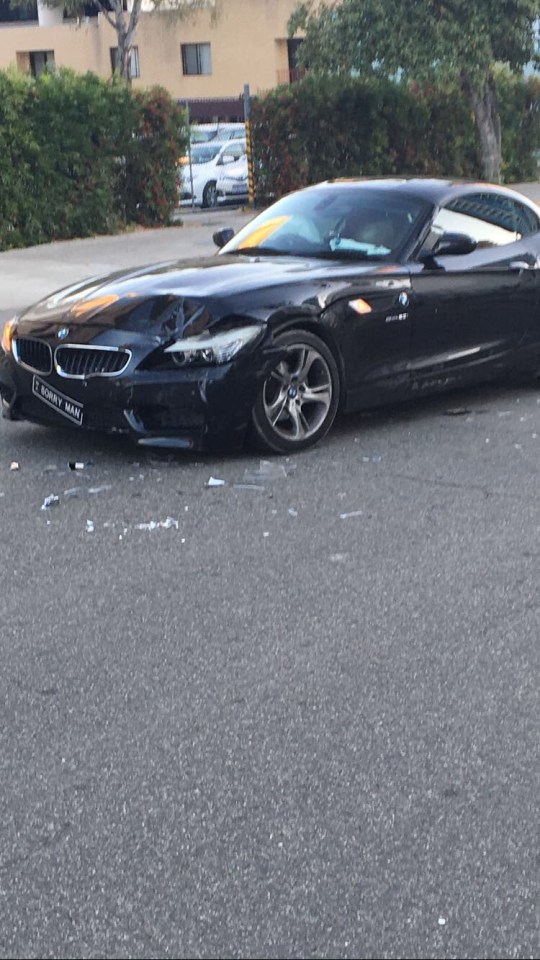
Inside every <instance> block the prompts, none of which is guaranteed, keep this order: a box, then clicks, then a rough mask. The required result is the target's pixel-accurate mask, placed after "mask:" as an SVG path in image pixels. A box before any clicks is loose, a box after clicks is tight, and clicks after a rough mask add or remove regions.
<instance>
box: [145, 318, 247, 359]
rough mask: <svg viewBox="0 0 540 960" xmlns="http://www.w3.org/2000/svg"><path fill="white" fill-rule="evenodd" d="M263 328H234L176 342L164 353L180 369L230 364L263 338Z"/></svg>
mask: <svg viewBox="0 0 540 960" xmlns="http://www.w3.org/2000/svg"><path fill="white" fill-rule="evenodd" d="M262 330H263V328H262V327H260V326H257V325H255V324H251V325H250V326H245V327H233V328H232V329H230V330H220V331H217V332H216V333H213V334H212V333H203V334H200V335H199V336H198V337H187V338H186V339H185V340H176V341H175V343H172V344H171V345H170V347H166V348H165V351H164V353H166V354H169V355H170V357H171V360H172V361H173V363H175V364H176V365H177V366H178V367H185V366H189V365H191V364H202V365H210V366H213V365H215V364H220V363H228V362H229V361H230V360H232V359H233V357H236V356H237V354H239V353H240V352H241V351H242V350H244V349H245V348H246V347H248V346H249V345H250V344H252V343H254V341H255V340H256V339H257V338H258V337H260V336H261V333H262Z"/></svg>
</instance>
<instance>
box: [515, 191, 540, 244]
mask: <svg viewBox="0 0 540 960" xmlns="http://www.w3.org/2000/svg"><path fill="white" fill-rule="evenodd" d="M508 203H509V204H510V207H511V208H512V211H513V215H514V224H515V228H516V230H517V232H518V233H519V235H520V236H521V237H528V236H530V234H531V233H538V231H539V230H540V223H539V222H538V217H537V216H536V215H535V213H534V211H533V210H530V209H529V207H526V206H524V205H523V204H522V203H519V201H518V200H514V199H513V198H511V197H509V198H508Z"/></svg>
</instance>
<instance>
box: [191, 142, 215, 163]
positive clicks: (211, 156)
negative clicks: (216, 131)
mask: <svg viewBox="0 0 540 960" xmlns="http://www.w3.org/2000/svg"><path fill="white" fill-rule="evenodd" d="M221 146H222V145H221V144H219V146H217V147H216V146H212V144H210V143H209V144H204V145H202V144H197V145H196V146H194V147H192V148H191V162H192V163H210V161H211V160H215V159H216V157H217V156H218V154H219V151H220V150H221Z"/></svg>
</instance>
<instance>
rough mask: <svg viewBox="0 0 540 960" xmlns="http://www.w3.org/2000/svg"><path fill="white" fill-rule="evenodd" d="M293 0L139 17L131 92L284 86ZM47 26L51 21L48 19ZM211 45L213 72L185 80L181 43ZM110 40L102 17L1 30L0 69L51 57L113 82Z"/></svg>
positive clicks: (202, 94)
mask: <svg viewBox="0 0 540 960" xmlns="http://www.w3.org/2000/svg"><path fill="white" fill-rule="evenodd" d="M296 4H297V0H218V3H217V13H216V14H215V15H214V16H212V13H211V11H210V10H206V11H198V12H197V13H196V14H193V15H191V16H190V17H188V18H184V19H179V18H178V16H177V15H176V16H175V15H174V14H173V13H168V12H165V11H163V12H155V13H142V14H141V19H140V22H139V26H138V28H137V33H136V38H135V45H136V47H137V48H138V57H139V66H140V78H137V79H134V80H133V86H134V88H137V87H146V86H152V85H153V84H160V85H162V86H163V87H165V88H166V89H167V90H168V91H169V92H170V93H171V95H172V96H174V97H178V98H186V99H195V98H212V97H235V96H240V95H241V94H242V91H243V87H244V84H245V83H249V85H250V88H251V92H252V93H258V92H262V91H264V90H268V89H270V88H272V87H274V86H276V84H277V83H278V79H279V80H280V81H281V82H283V79H284V77H285V76H286V74H287V70H288V55H287V22H288V19H289V17H290V15H291V13H292V12H293V10H294V8H295V7H296ZM49 19H50V18H49ZM183 43H210V45H211V57H212V72H211V74H209V75H197V76H184V75H183V73H182V55H181V44H183ZM115 46H116V34H115V31H114V30H113V29H112V28H111V27H110V25H109V24H108V23H107V21H106V20H105V18H104V17H103V16H102V15H99V16H98V17H92V18H90V19H88V20H87V21H82V22H77V21H74V20H70V21H64V22H63V23H59V24H57V25H54V26H40V25H38V24H37V23H21V24H18V23H17V24H4V23H2V24H0V69H6V68H8V67H9V66H12V65H15V66H17V67H18V68H19V69H21V70H24V69H29V62H30V60H29V54H30V52H34V53H35V52H40V51H53V53H54V62H55V65H56V67H57V68H59V67H70V68H71V69H73V70H76V71H77V72H80V73H84V72H86V71H87V70H91V71H93V72H95V73H98V74H100V75H101V76H103V77H105V78H108V77H110V76H111V72H112V71H111V55H110V48H111V47H115Z"/></svg>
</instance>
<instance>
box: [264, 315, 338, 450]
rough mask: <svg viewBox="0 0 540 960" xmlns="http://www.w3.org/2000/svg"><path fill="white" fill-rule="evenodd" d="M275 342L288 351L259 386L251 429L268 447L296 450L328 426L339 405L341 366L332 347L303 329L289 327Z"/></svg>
mask: <svg viewBox="0 0 540 960" xmlns="http://www.w3.org/2000/svg"><path fill="white" fill-rule="evenodd" d="M276 346H280V347H284V348H286V350H287V355H286V357H285V358H284V359H283V360H281V361H280V362H279V363H278V364H276V366H275V368H274V370H272V372H271V374H270V375H269V376H268V377H267V379H266V380H265V382H264V383H263V384H262V386H261V387H260V389H259V393H258V396H257V399H256V401H255V404H254V407H253V411H252V421H253V433H254V438H255V441H256V443H257V445H258V446H262V447H264V448H265V449H266V450H270V451H272V452H273V453H295V452H296V451H298V450H305V449H306V448H307V447H311V446H313V444H315V443H317V442H318V441H319V440H321V439H322V437H324V436H325V435H326V434H327V433H328V431H329V430H330V427H331V426H332V424H333V422H334V419H335V416H336V413H337V410H338V406H339V396H340V378H339V371H338V367H337V364H336V361H335V359H334V356H333V354H332V351H331V350H330V348H329V347H327V345H326V343H324V341H323V340H321V339H320V338H319V337H317V336H316V335H315V334H314V333H310V332H309V331H307V330H287V331H286V332H285V333H282V334H281V335H280V336H277V337H276Z"/></svg>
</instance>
